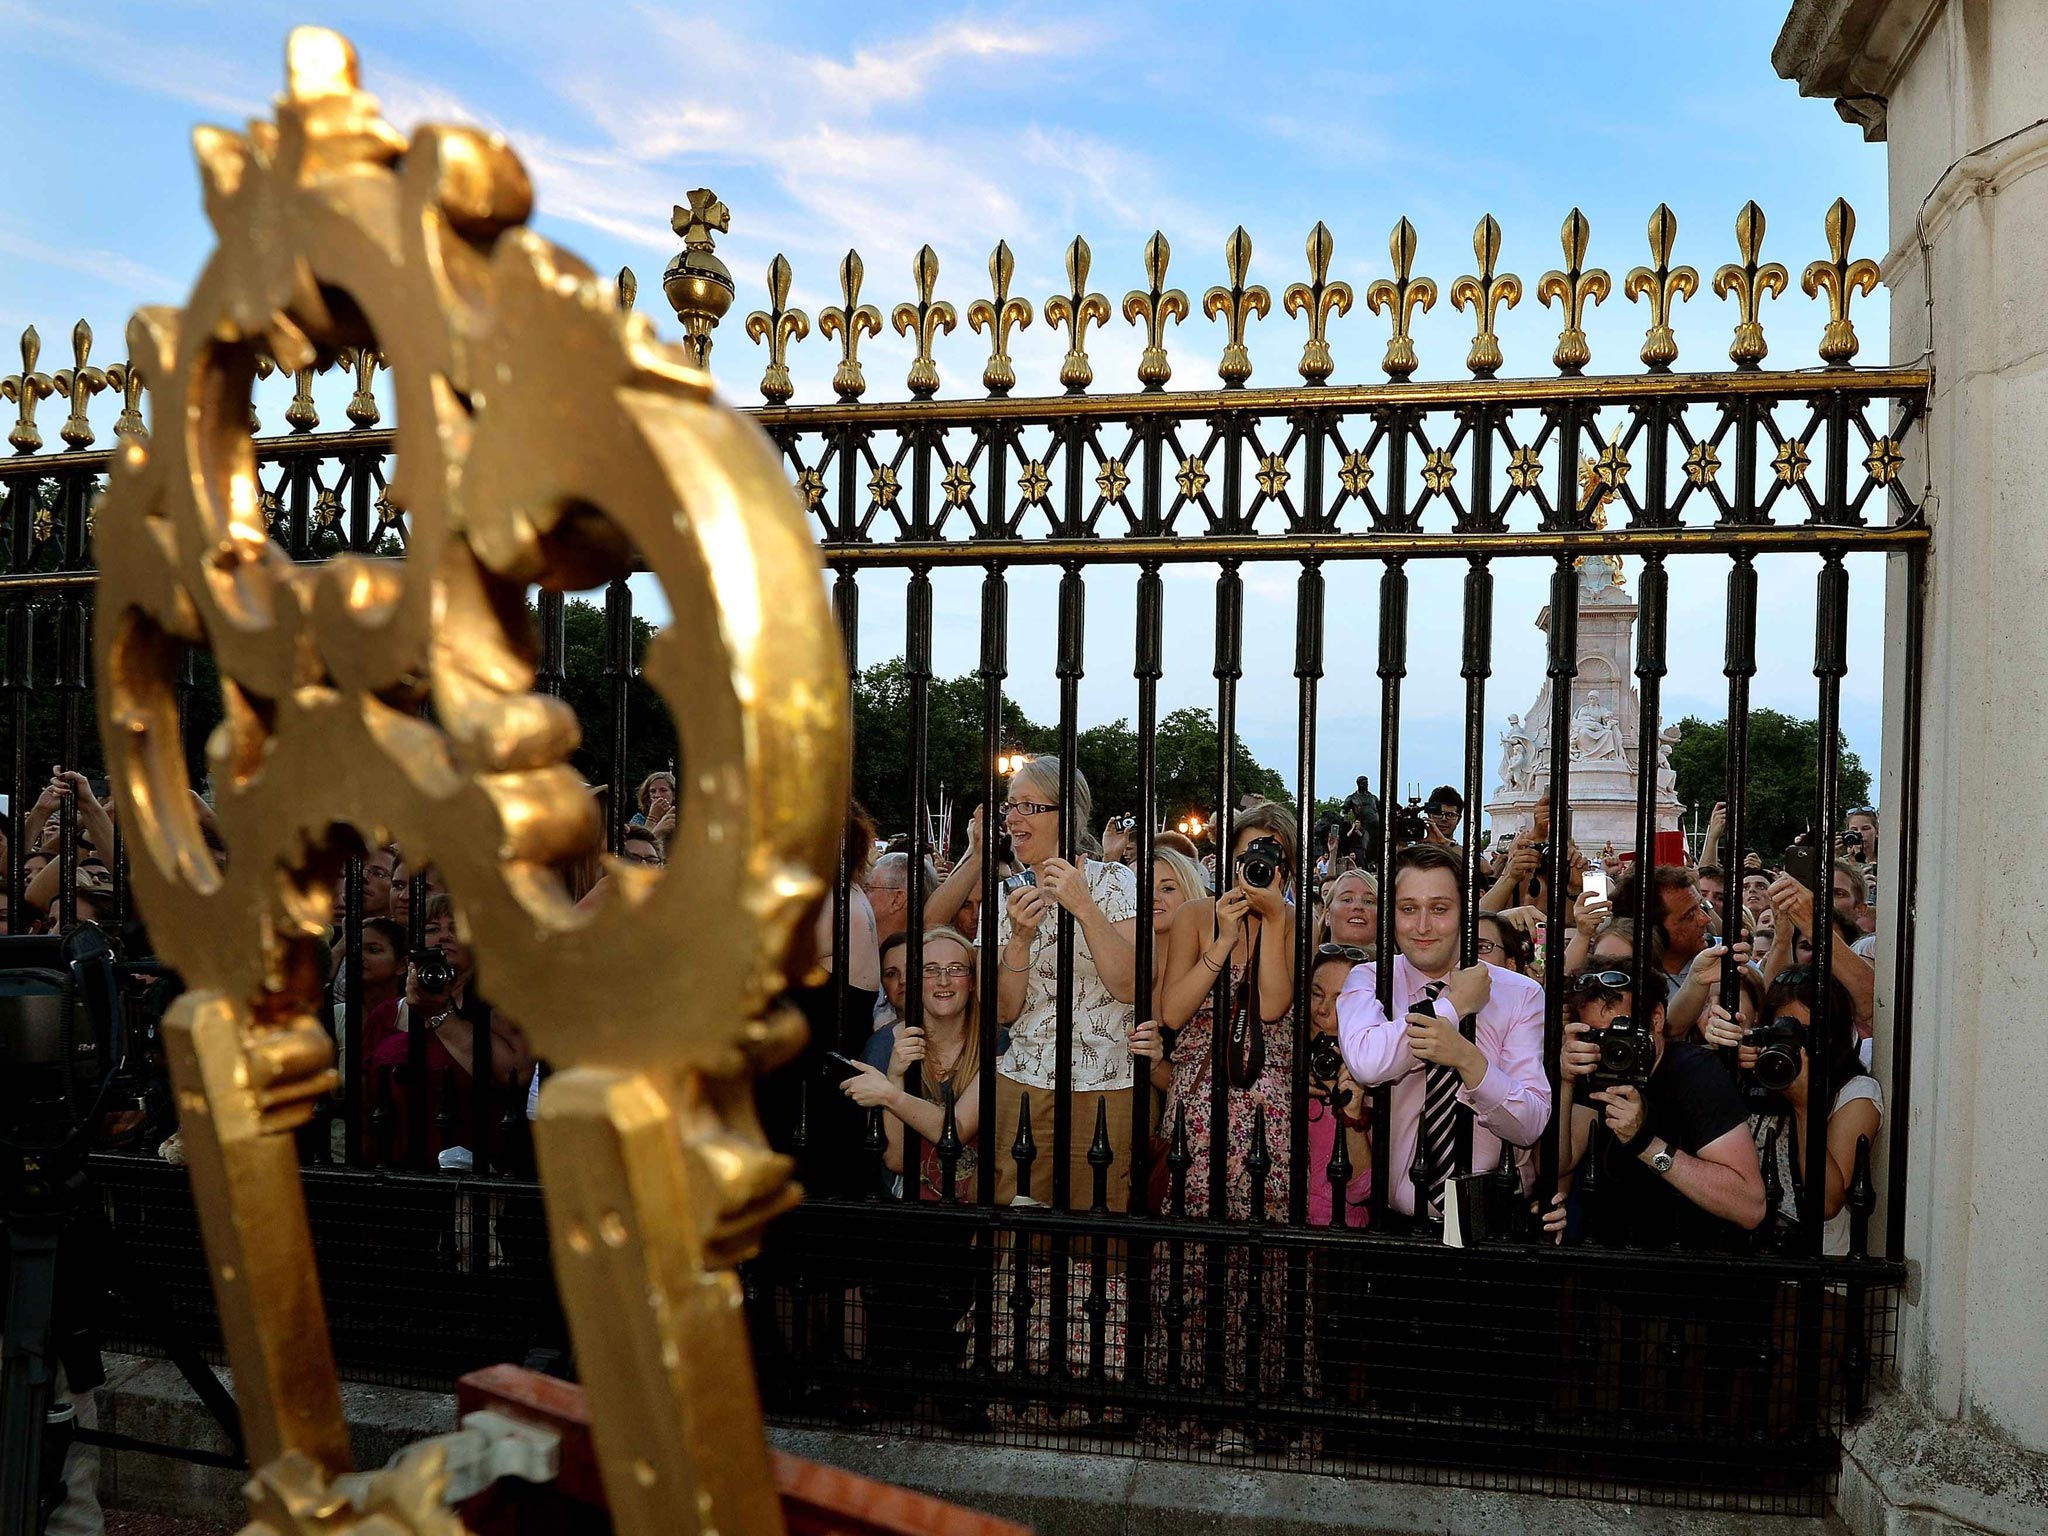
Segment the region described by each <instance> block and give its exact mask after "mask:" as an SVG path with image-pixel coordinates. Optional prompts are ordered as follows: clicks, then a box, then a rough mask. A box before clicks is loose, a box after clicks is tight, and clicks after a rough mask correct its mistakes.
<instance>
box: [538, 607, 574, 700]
mask: <svg viewBox="0 0 2048 1536" xmlns="http://www.w3.org/2000/svg"><path fill="white" fill-rule="evenodd" d="M534 612H535V618H536V626H537V630H538V640H539V645H540V656H539V665H538V666H537V667H536V668H535V670H534V682H535V684H536V685H537V686H538V687H539V688H540V691H541V692H542V693H544V694H546V695H548V696H549V697H550V698H555V699H559V698H560V697H561V696H562V685H563V683H565V682H567V681H568V650H569V639H568V604H567V602H566V601H565V600H564V598H563V596H562V594H561V593H560V592H557V591H553V590H546V591H543V592H542V593H541V594H540V596H539V597H538V598H537V599H536V600H535V604H534Z"/></svg>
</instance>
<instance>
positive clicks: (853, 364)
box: [818, 251, 882, 401]
mask: <svg viewBox="0 0 2048 1536" xmlns="http://www.w3.org/2000/svg"><path fill="white" fill-rule="evenodd" d="M866 275H867V268H866V267H864V266H862V265H861V259H860V252H859V251H848V252H847V253H846V255H845V256H844V258H842V259H841V261H840V263H839V294H840V298H841V300H842V302H841V303H839V304H835V305H833V306H832V307H831V308H829V309H821V310H819V311H818V334H819V335H821V336H837V337H838V338H839V366H838V367H837V368H835V369H834V370H833V371H832V388H833V390H834V392H836V393H837V394H838V396H839V398H840V399H842V400H846V401H853V400H858V399H859V398H860V397H861V395H862V393H863V392H864V391H865V390H866V389H867V387H868V381H867V376H866V375H865V374H863V373H862V372H861V371H860V338H861V333H862V332H863V331H865V332H866V333H867V334H868V335H870V336H879V335H881V334H882V312H881V311H880V310H879V309H877V308H875V306H874V305H872V304H863V303H861V301H860V284H861V279H862V278H863V277H865V276H866Z"/></svg>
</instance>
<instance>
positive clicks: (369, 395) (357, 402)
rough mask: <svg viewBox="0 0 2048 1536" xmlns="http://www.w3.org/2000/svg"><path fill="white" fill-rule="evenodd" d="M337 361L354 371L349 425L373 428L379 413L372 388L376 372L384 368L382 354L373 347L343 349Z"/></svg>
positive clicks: (349, 403) (349, 400)
mask: <svg viewBox="0 0 2048 1536" xmlns="http://www.w3.org/2000/svg"><path fill="white" fill-rule="evenodd" d="M337 361H338V362H340V364H341V366H342V367H344V368H351V369H354V370H355V376H356V392H355V393H354V394H352V395H350V396H349V397H348V408H347V415H348V419H349V424H350V425H351V426H354V427H359V428H366V427H374V426H375V425H377V417H378V415H379V414H380V413H379V411H378V409H377V396H376V394H375V393H374V392H373V388H372V386H374V385H375V384H376V382H377V370H378V369H379V368H382V367H383V366H384V354H383V353H382V352H379V351H378V350H377V349H376V348H375V347H344V348H343V349H342V350H341V352H340V354H339V355H338V357H337Z"/></svg>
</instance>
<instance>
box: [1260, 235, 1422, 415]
mask: <svg viewBox="0 0 2048 1536" xmlns="http://www.w3.org/2000/svg"><path fill="white" fill-rule="evenodd" d="M1336 254H1337V240H1336V237H1335V236H1333V235H1332V234H1331V233H1330V226H1329V225H1327V224H1325V223H1324V222H1323V221H1322V220H1321V219H1318V220H1316V227H1315V228H1314V229H1312V230H1310V231H1309V232H1308V281H1307V282H1305V283H1289V284H1288V285H1287V290H1286V292H1284V293H1282V294H1281V295H1280V304H1281V307H1282V308H1284V309H1285V310H1286V311H1287V313H1288V314H1290V315H1307V316H1308V340H1307V341H1306V342H1305V343H1303V345H1302V349H1301V362H1300V363H1299V364H1298V365H1297V366H1298V367H1299V368H1300V370H1301V376H1302V378H1303V379H1305V380H1306V381H1307V382H1309V383H1310V384H1321V383H1323V382H1324V381H1325V380H1327V379H1328V378H1329V377H1330V372H1331V370H1332V369H1333V368H1335V367H1336V364H1335V363H1334V362H1332V361H1331V359H1330V341H1329V335H1328V332H1329V326H1330V317H1331V316H1332V315H1345V314H1349V313H1350V312H1351V285H1350V284H1349V283H1347V282H1344V281H1342V280H1341V279H1340V280H1339V281H1337V282H1334V283H1333V282H1331V281H1330V258H1331V257H1332V256H1334V255H1336ZM1435 291H1436V290H1435V289H1433V288H1432V289H1431V290H1430V293H1431V296H1432V297H1434V296H1435ZM1366 303H1367V304H1371V303H1372V297H1371V295H1370V293H1368V294H1367V296H1366Z"/></svg>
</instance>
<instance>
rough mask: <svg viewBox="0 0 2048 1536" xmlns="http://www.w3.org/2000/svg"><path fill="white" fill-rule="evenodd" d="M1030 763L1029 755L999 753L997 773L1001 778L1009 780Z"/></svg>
mask: <svg viewBox="0 0 2048 1536" xmlns="http://www.w3.org/2000/svg"><path fill="white" fill-rule="evenodd" d="M1030 761H1031V758H1030V755H1029V754H1028V753H1024V752H999V753H997V754H996V773H997V774H998V775H999V776H1000V777H1002V778H1006V779H1007V778H1008V777H1009V776H1010V775H1011V774H1013V773H1015V772H1016V771H1017V770H1018V769H1020V768H1022V767H1023V766H1024V765H1025V764H1026V763H1028V762H1030Z"/></svg>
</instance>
